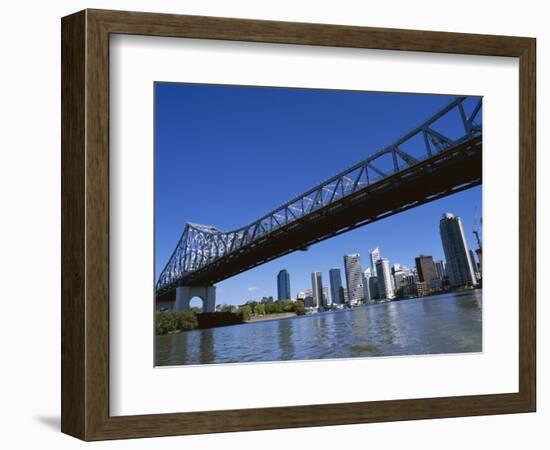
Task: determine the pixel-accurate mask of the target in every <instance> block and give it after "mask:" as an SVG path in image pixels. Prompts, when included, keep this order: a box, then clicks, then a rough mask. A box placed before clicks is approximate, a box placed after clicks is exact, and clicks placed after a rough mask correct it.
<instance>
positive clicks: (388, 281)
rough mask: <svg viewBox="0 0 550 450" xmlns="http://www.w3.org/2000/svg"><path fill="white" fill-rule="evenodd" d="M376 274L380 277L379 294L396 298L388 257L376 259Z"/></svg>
mask: <svg viewBox="0 0 550 450" xmlns="http://www.w3.org/2000/svg"><path fill="white" fill-rule="evenodd" d="M376 276H377V278H378V294H379V296H380V298H387V299H390V300H391V299H392V298H394V297H395V294H394V291H393V283H392V276H391V271H390V262H389V261H388V260H387V259H386V258H380V259H379V260H378V261H376Z"/></svg>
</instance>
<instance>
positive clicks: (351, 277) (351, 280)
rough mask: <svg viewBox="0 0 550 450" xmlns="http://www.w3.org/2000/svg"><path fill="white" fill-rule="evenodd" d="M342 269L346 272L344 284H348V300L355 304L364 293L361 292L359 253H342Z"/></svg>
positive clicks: (361, 279)
mask: <svg viewBox="0 0 550 450" xmlns="http://www.w3.org/2000/svg"><path fill="white" fill-rule="evenodd" d="M344 270H345V272H346V284H347V286H348V302H349V304H350V305H357V304H358V303H360V302H361V301H362V300H363V298H364V295H365V293H364V292H363V270H361V255H360V254H359V253H354V254H351V255H344Z"/></svg>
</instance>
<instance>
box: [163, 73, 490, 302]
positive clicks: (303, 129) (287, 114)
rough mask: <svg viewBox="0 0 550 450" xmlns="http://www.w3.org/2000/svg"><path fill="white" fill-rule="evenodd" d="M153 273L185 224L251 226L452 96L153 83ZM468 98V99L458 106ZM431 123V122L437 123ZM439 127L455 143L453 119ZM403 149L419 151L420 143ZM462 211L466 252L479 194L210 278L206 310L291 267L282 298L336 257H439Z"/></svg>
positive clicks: (269, 283) (251, 291)
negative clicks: (442, 230)
mask: <svg viewBox="0 0 550 450" xmlns="http://www.w3.org/2000/svg"><path fill="white" fill-rule="evenodd" d="M155 93H156V96H155V102H156V105H155V107H156V109H155V111H156V112H155V120H156V136H155V139H156V142H155V147H156V148H155V152H156V153H155V158H156V180H155V183H156V191H155V225H156V230H155V232H156V236H155V239H156V267H155V270H156V276H157V277H158V275H159V274H160V271H161V270H162V268H163V267H164V265H165V264H166V262H167V260H168V258H169V257H170V255H171V253H172V251H173V249H174V247H175V245H176V243H177V241H178V239H179V237H180V235H181V233H182V231H183V228H184V226H185V223H186V222H188V221H189V222H195V223H201V224H208V225H214V226H216V227H217V228H219V229H221V230H225V231H229V230H232V229H234V228H238V227H240V226H242V225H245V224H247V223H250V222H252V221H254V220H255V219H257V218H259V217H260V216H261V215H263V214H265V213H267V212H269V211H270V210H272V209H274V208H275V207H278V206H280V205H281V204H282V203H284V202H286V201H287V200H290V199H291V198H292V197H294V196H296V195H298V194H300V193H302V192H304V191H306V190H307V189H309V188H311V187H313V186H314V185H316V184H317V183H319V182H321V181H323V180H325V179H327V178H329V177H331V176H333V175H335V174H336V173H338V172H340V171H342V170H344V169H346V168H347V167H349V166H351V165H353V164H355V163H357V162H358V161H360V160H362V159H365V158H366V157H367V156H369V155H370V154H372V153H374V152H375V151H377V150H379V149H380V148H382V147H385V146H386V145H389V144H391V143H392V142H393V141H395V140H396V139H397V138H399V137H400V136H401V135H403V134H405V133H406V132H407V131H409V130H410V129H412V128H414V127H415V126H417V125H419V124H420V123H421V122H423V121H424V120H425V119H427V118H429V117H430V116H431V115H433V114H434V113H435V112H436V111H437V110H438V109H440V108H442V107H443V106H445V105H446V104H447V103H449V102H450V101H451V100H452V99H453V97H448V96H442V95H416V94H391V93H372V92H352V91H334V90H313V89H284V88H265V87H239V86H217V85H193V84H171V83H157V84H156V85H155ZM474 101H475V99H467V101H466V102H467V104H466V106H467V107H469V106H471V105H472V104H473V103H474ZM436 128H437V127H436ZM437 129H438V130H439V131H443V132H445V133H447V134H448V135H450V136H451V137H454V136H458V134H460V132H461V130H460V129H454V128H453V126H452V121H450V120H443V121H441V123H440V124H439V128H437ZM404 150H407V151H410V152H411V153H413V154H417V155H419V154H420V153H421V152H423V151H424V148H423V146H422V145H421V143H420V142H413V143H411V146H410V147H409V148H404ZM445 212H452V213H454V214H457V215H459V216H461V218H462V221H463V225H464V228H465V234H466V237H467V239H468V241H469V245H470V247H471V248H473V246H474V237H473V235H472V232H471V231H472V226H473V224H474V221H475V220H477V222H478V223H479V217H480V215H481V187H477V188H473V189H470V190H468V191H465V192H462V193H459V194H455V195H453V196H450V197H447V198H445V199H442V200H438V201H435V202H432V203H429V204H427V205H424V206H420V207H418V208H415V209H412V210H410V211H406V212H403V213H401V214H398V215H396V216H393V217H389V218H387V219H384V220H382V221H379V222H375V223H373V224H370V225H368V226H366V227H363V228H360V229H357V230H353V231H350V232H348V233H345V234H343V235H341V236H338V237H335V238H332V239H329V240H327V241H324V242H321V243H319V244H316V245H314V246H312V247H310V249H309V250H308V251H307V252H295V253H292V254H290V255H287V256H284V257H281V258H279V259H276V260H274V261H271V262H269V263H267V264H264V265H262V266H260V267H257V268H255V269H252V270H249V271H248V272H245V273H242V274H240V275H237V276H235V277H233V278H230V279H228V280H225V281H223V282H221V283H219V284H218V285H217V286H218V290H217V303H218V304H219V303H232V304H239V303H244V302H245V301H246V300H250V299H257V298H261V297H262V296H263V295H273V296H274V297H276V295H277V288H276V275H277V273H278V271H279V270H280V269H282V268H286V269H287V270H288V271H289V272H290V283H291V289H292V295H293V296H295V295H296V293H297V292H298V291H301V290H304V289H306V288H310V287H311V286H310V285H311V278H310V276H311V272H313V271H321V272H322V273H323V284H324V285H328V270H329V269H330V268H331V267H340V268H341V269H342V276H343V255H344V254H346V253H356V252H358V253H360V254H361V256H362V262H363V267H364V268H366V267H368V250H369V249H371V248H374V247H377V246H378V247H380V250H381V253H382V255H383V256H384V257H386V258H389V260H390V263H391V264H393V263H400V264H403V265H407V266H413V264H414V258H415V256H417V255H419V254H421V253H423V254H430V255H433V257H434V259H444V256H443V249H442V247H441V239H440V237H439V219H440V217H441V215H442V214H443V213H445Z"/></svg>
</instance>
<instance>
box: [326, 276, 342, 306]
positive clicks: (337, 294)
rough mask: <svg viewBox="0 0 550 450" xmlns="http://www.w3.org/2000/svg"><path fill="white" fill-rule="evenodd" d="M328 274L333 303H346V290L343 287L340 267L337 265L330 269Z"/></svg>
mask: <svg viewBox="0 0 550 450" xmlns="http://www.w3.org/2000/svg"><path fill="white" fill-rule="evenodd" d="M328 276H329V281H330V295H331V297H332V303H334V304H336V305H341V304H342V303H344V290H343V289H342V274H341V273H340V269H339V268H337V267H334V268H332V269H330V270H329V272H328Z"/></svg>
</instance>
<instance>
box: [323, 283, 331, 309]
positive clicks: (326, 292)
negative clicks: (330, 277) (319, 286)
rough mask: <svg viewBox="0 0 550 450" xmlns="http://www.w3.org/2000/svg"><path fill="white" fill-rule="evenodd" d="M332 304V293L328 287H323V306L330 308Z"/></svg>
mask: <svg viewBox="0 0 550 450" xmlns="http://www.w3.org/2000/svg"><path fill="white" fill-rule="evenodd" d="M331 304H332V297H331V296H330V291H329V289H328V286H323V306H329V305H331Z"/></svg>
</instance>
